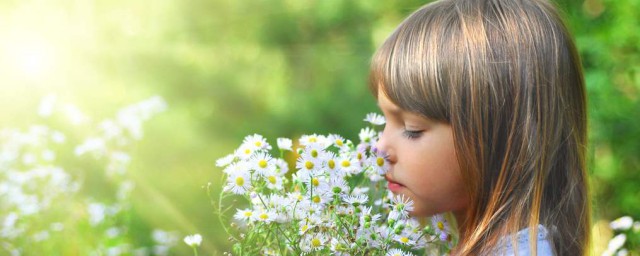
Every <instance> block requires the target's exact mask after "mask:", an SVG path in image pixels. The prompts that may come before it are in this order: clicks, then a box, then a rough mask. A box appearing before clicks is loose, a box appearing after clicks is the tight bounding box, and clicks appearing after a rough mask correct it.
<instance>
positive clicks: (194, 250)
mask: <svg viewBox="0 0 640 256" xmlns="http://www.w3.org/2000/svg"><path fill="white" fill-rule="evenodd" d="M191 248H193V255H195V256H198V249H197V248H196V246H195V245H194V246H191Z"/></svg>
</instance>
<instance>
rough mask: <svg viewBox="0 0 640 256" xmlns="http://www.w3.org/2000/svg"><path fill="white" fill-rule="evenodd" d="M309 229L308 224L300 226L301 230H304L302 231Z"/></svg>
mask: <svg viewBox="0 0 640 256" xmlns="http://www.w3.org/2000/svg"><path fill="white" fill-rule="evenodd" d="M307 229H309V226H308V225H304V226H302V228H300V230H302V232H305V231H307Z"/></svg>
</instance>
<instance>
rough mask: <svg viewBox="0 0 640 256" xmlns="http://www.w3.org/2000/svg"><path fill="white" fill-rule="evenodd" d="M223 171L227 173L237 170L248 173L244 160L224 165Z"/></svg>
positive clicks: (236, 171)
mask: <svg viewBox="0 0 640 256" xmlns="http://www.w3.org/2000/svg"><path fill="white" fill-rule="evenodd" d="M223 172H224V173H226V174H228V175H231V174H233V173H239V172H242V173H249V167H247V163H246V162H235V163H232V164H230V165H228V166H227V167H225V168H224V170H223Z"/></svg>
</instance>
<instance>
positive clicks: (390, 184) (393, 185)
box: [384, 173, 404, 193]
mask: <svg viewBox="0 0 640 256" xmlns="http://www.w3.org/2000/svg"><path fill="white" fill-rule="evenodd" d="M384 178H385V179H386V180H387V188H389V190H390V191H391V192H393V193H397V192H398V191H400V190H401V189H402V188H404V185H402V184H400V183H398V182H396V181H394V180H393V179H392V178H391V177H390V175H389V173H387V175H385V176H384Z"/></svg>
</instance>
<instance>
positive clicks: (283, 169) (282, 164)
mask: <svg viewBox="0 0 640 256" xmlns="http://www.w3.org/2000/svg"><path fill="white" fill-rule="evenodd" d="M275 165H276V174H278V175H280V176H283V175H285V174H287V172H289V164H288V163H287V162H286V161H284V159H282V158H276V159H275Z"/></svg>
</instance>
